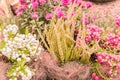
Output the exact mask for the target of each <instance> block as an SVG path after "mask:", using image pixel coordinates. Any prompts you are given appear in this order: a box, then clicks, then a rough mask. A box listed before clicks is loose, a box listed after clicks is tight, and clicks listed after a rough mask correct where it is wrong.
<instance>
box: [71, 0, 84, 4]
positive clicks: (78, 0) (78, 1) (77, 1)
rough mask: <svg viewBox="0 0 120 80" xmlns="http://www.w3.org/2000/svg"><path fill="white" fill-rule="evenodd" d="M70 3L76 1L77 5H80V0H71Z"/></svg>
mask: <svg viewBox="0 0 120 80" xmlns="http://www.w3.org/2000/svg"><path fill="white" fill-rule="evenodd" d="M71 2H72V3H74V2H75V3H76V4H77V5H81V4H82V0H72V1H71Z"/></svg>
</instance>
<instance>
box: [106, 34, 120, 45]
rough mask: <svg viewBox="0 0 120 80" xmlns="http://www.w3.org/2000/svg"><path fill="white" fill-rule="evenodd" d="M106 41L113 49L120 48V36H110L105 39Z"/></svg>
mask: <svg viewBox="0 0 120 80" xmlns="http://www.w3.org/2000/svg"><path fill="white" fill-rule="evenodd" d="M104 40H105V42H106V43H107V44H108V45H109V46H112V47H117V46H120V34H116V35H108V37H107V38H105V39H104Z"/></svg>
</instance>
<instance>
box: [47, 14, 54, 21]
mask: <svg viewBox="0 0 120 80" xmlns="http://www.w3.org/2000/svg"><path fill="white" fill-rule="evenodd" d="M52 16H53V14H52V13H47V14H46V16H45V19H46V20H48V19H50V18H52Z"/></svg>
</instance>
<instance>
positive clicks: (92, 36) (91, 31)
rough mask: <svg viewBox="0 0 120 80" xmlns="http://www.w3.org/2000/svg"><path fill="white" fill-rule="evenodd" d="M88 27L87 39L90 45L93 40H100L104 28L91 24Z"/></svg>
mask: <svg viewBox="0 0 120 80" xmlns="http://www.w3.org/2000/svg"><path fill="white" fill-rule="evenodd" d="M86 27H87V36H86V38H85V41H86V43H90V42H91V41H92V40H99V39H100V35H101V33H102V28H99V27H98V26H96V25H95V24H89V25H87V26H86Z"/></svg>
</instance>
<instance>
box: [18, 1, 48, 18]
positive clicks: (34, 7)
mask: <svg viewBox="0 0 120 80" xmlns="http://www.w3.org/2000/svg"><path fill="white" fill-rule="evenodd" d="M19 2H20V7H19V9H17V10H16V14H17V16H21V15H22V14H23V11H24V10H25V9H26V8H28V7H30V5H31V6H32V10H33V15H31V16H36V17H33V18H38V17H37V16H38V14H37V13H36V12H35V11H36V10H37V8H38V6H40V5H41V6H42V5H44V4H45V3H46V2H47V0H19Z"/></svg>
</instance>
